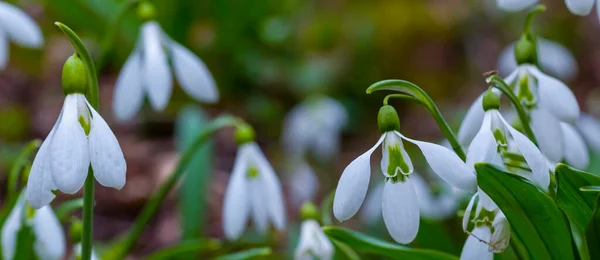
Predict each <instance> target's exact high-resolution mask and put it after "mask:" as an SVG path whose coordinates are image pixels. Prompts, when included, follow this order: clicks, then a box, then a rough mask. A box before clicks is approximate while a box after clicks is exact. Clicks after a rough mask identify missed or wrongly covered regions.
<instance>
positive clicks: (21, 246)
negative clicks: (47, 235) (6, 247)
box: [14, 225, 38, 260]
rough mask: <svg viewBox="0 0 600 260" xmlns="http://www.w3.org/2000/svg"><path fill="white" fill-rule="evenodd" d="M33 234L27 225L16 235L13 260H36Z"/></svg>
mask: <svg viewBox="0 0 600 260" xmlns="http://www.w3.org/2000/svg"><path fill="white" fill-rule="evenodd" d="M34 243H35V234H34V233H33V229H32V228H31V227H29V226H27V225H23V226H22V227H21V229H20V230H19V232H18V233H17V244H16V246H17V248H16V250H15V255H14V259H30V260H35V259H38V257H37V255H36V254H35V250H34Z"/></svg>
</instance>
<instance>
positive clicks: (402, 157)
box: [333, 105, 476, 244]
mask: <svg viewBox="0 0 600 260" xmlns="http://www.w3.org/2000/svg"><path fill="white" fill-rule="evenodd" d="M378 125H379V129H380V131H381V133H382V135H381V138H379V141H377V143H376V144H375V146H373V147H372V148H371V149H369V150H368V151H367V152H365V153H364V154H362V155H361V156H359V157H358V158H356V159H355V160H354V161H352V162H351V163H350V164H349V165H348V166H347V167H346V169H344V172H343V173H342V176H341V177H340V180H339V182H338V186H337V188H336V192H335V197H334V202H333V213H334V215H335V217H336V218H337V219H338V220H339V221H345V220H347V219H349V218H351V217H352V216H354V214H356V213H357V212H358V210H359V209H360V206H361V205H362V202H363V200H364V199H365V196H366V193H367V189H368V187H369V179H370V175H371V165H370V164H371V162H370V158H371V154H372V153H373V152H374V151H375V149H377V147H379V146H380V145H382V144H383V148H382V150H383V158H382V160H381V168H382V172H383V175H384V176H385V177H386V182H385V186H384V188H383V195H382V214H383V220H384V222H385V224H386V227H387V229H388V232H389V233H390V235H391V236H392V237H393V238H394V240H396V241H397V242H399V243H402V244H408V243H410V242H412V240H414V238H415V237H416V235H417V232H418V229H419V203H418V200H417V195H416V192H415V189H414V186H413V184H412V179H411V174H412V173H413V165H412V162H411V159H410V157H409V156H408V154H407V153H406V151H405V149H404V145H403V144H402V140H406V141H408V142H410V143H413V144H415V145H417V146H418V147H419V149H420V150H421V152H422V153H423V155H424V156H425V160H427V163H428V164H429V166H430V167H431V168H432V169H433V171H434V172H436V173H437V174H438V175H439V176H440V177H442V178H443V179H444V180H445V181H447V182H449V183H451V184H452V185H453V186H456V187H459V188H462V189H465V190H471V189H474V187H475V181H476V180H475V175H474V174H473V171H472V169H469V167H468V166H467V165H466V164H465V163H464V162H463V161H462V160H461V159H460V158H459V157H458V156H457V155H456V154H455V153H453V152H452V151H451V150H449V149H448V148H445V147H443V146H440V145H437V144H432V143H427V142H422V141H417V140H413V139H410V138H407V137H405V136H404V135H402V134H401V133H400V132H398V130H399V129H400V121H399V119H398V114H397V113H396V110H395V109H394V108H393V107H391V106H389V105H385V106H383V107H382V108H381V109H380V110H379V115H378Z"/></svg>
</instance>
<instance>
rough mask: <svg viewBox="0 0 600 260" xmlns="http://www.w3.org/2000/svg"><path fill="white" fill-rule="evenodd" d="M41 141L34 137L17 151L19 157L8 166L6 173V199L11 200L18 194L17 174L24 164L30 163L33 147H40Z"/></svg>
mask: <svg viewBox="0 0 600 260" xmlns="http://www.w3.org/2000/svg"><path fill="white" fill-rule="evenodd" d="M41 144H42V141H41V140H40V139H35V140H32V141H30V142H29V143H27V144H26V145H25V147H23V150H21V152H20V153H19V157H17V160H16V161H15V163H14V164H13V165H12V167H11V168H10V172H9V174H8V200H12V199H14V198H16V197H17V195H18V187H17V185H18V182H19V176H20V175H21V173H22V172H23V169H24V168H25V165H27V164H28V163H31V158H30V157H31V154H32V153H33V151H34V150H35V149H37V148H38V147H40V145H41Z"/></svg>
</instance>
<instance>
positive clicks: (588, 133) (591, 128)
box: [575, 113, 600, 152]
mask: <svg viewBox="0 0 600 260" xmlns="http://www.w3.org/2000/svg"><path fill="white" fill-rule="evenodd" d="M575 126H576V127H577V129H578V130H579V132H580V133H581V136H583V139H584V140H585V143H586V144H587V146H588V147H589V148H590V150H592V151H595V152H599V151H600V121H598V119H596V118H595V117H593V116H591V115H589V114H585V113H582V114H581V116H580V117H579V120H578V121H577V124H576V125H575Z"/></svg>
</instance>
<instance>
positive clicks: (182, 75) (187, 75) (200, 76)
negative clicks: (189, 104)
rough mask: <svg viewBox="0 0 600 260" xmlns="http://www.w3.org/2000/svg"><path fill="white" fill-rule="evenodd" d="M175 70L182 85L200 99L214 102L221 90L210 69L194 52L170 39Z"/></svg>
mask: <svg viewBox="0 0 600 260" xmlns="http://www.w3.org/2000/svg"><path fill="white" fill-rule="evenodd" d="M169 49H170V50H171V60H172V61H173V71H174V72H175V77H176V78H177V81H178V82H179V84H180V85H181V87H182V88H183V89H184V90H185V91H186V92H187V93H188V94H189V95H190V96H192V97H193V98H195V99H196V100H199V101H203V102H208V103H214V102H217V101H218V100H219V91H218V90H217V86H216V84H215V80H214V79H213V77H212V75H211V74H210V71H209V70H208V68H207V67H206V65H204V62H202V60H200V59H199V58H198V57H197V56H196V55H195V54H194V53H192V52H191V51H189V50H188V49H186V48H185V47H183V46H181V45H180V44H179V43H176V42H175V41H172V40H170V39H169Z"/></svg>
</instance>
